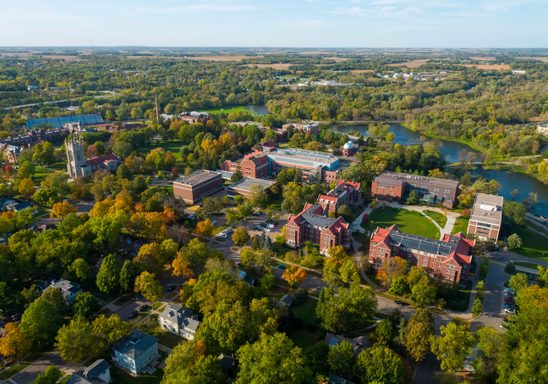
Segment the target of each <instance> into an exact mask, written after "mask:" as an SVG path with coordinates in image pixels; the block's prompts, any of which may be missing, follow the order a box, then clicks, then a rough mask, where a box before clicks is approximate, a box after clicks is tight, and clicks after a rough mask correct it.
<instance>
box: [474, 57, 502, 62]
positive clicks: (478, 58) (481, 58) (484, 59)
mask: <svg viewBox="0 0 548 384" xmlns="http://www.w3.org/2000/svg"><path fill="white" fill-rule="evenodd" d="M470 58H471V59H472V60H476V61H495V60H496V59H497V58H496V57H495V56H470Z"/></svg>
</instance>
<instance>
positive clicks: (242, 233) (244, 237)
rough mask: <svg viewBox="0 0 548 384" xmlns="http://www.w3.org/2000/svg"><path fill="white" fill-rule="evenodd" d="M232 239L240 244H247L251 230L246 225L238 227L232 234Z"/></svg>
mask: <svg viewBox="0 0 548 384" xmlns="http://www.w3.org/2000/svg"><path fill="white" fill-rule="evenodd" d="M232 241H233V242H234V244H236V245H238V246H242V245H245V244H246V243H247V242H248V241H249V232H247V229H245V227H237V228H236V229H234V233H233V234H232Z"/></svg>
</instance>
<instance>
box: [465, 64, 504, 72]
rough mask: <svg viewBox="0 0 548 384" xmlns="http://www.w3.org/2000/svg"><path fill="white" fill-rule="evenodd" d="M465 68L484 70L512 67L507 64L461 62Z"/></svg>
mask: <svg viewBox="0 0 548 384" xmlns="http://www.w3.org/2000/svg"><path fill="white" fill-rule="evenodd" d="M461 65H462V66H463V67H466V68H477V69H484V70H486V71H509V70H510V69H512V67H510V65H508V64H461Z"/></svg>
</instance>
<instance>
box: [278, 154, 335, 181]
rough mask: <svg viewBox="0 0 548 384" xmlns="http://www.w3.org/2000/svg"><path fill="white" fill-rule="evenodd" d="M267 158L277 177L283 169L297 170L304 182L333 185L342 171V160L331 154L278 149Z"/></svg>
mask: <svg viewBox="0 0 548 384" xmlns="http://www.w3.org/2000/svg"><path fill="white" fill-rule="evenodd" d="M267 156H268V158H269V159H270V161H271V163H272V173H273V174H275V175H276V174H278V173H279V172H280V171H281V170H282V169H285V168H295V169H298V170H299V171H301V175H302V179H303V180H306V181H321V182H324V183H333V182H335V181H336V180H337V178H338V175H339V172H340V171H341V162H340V159H339V158H338V157H337V156H334V155H332V154H330V153H325V152H316V151H307V150H304V149H296V148H287V149H279V148H277V149H274V150H272V151H270V152H269V153H267Z"/></svg>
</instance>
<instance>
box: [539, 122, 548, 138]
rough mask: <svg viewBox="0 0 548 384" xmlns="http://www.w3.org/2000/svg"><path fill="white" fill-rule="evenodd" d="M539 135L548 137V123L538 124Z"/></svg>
mask: <svg viewBox="0 0 548 384" xmlns="http://www.w3.org/2000/svg"><path fill="white" fill-rule="evenodd" d="M537 133H538V134H539V135H544V136H548V122H547V123H539V124H537Z"/></svg>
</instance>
